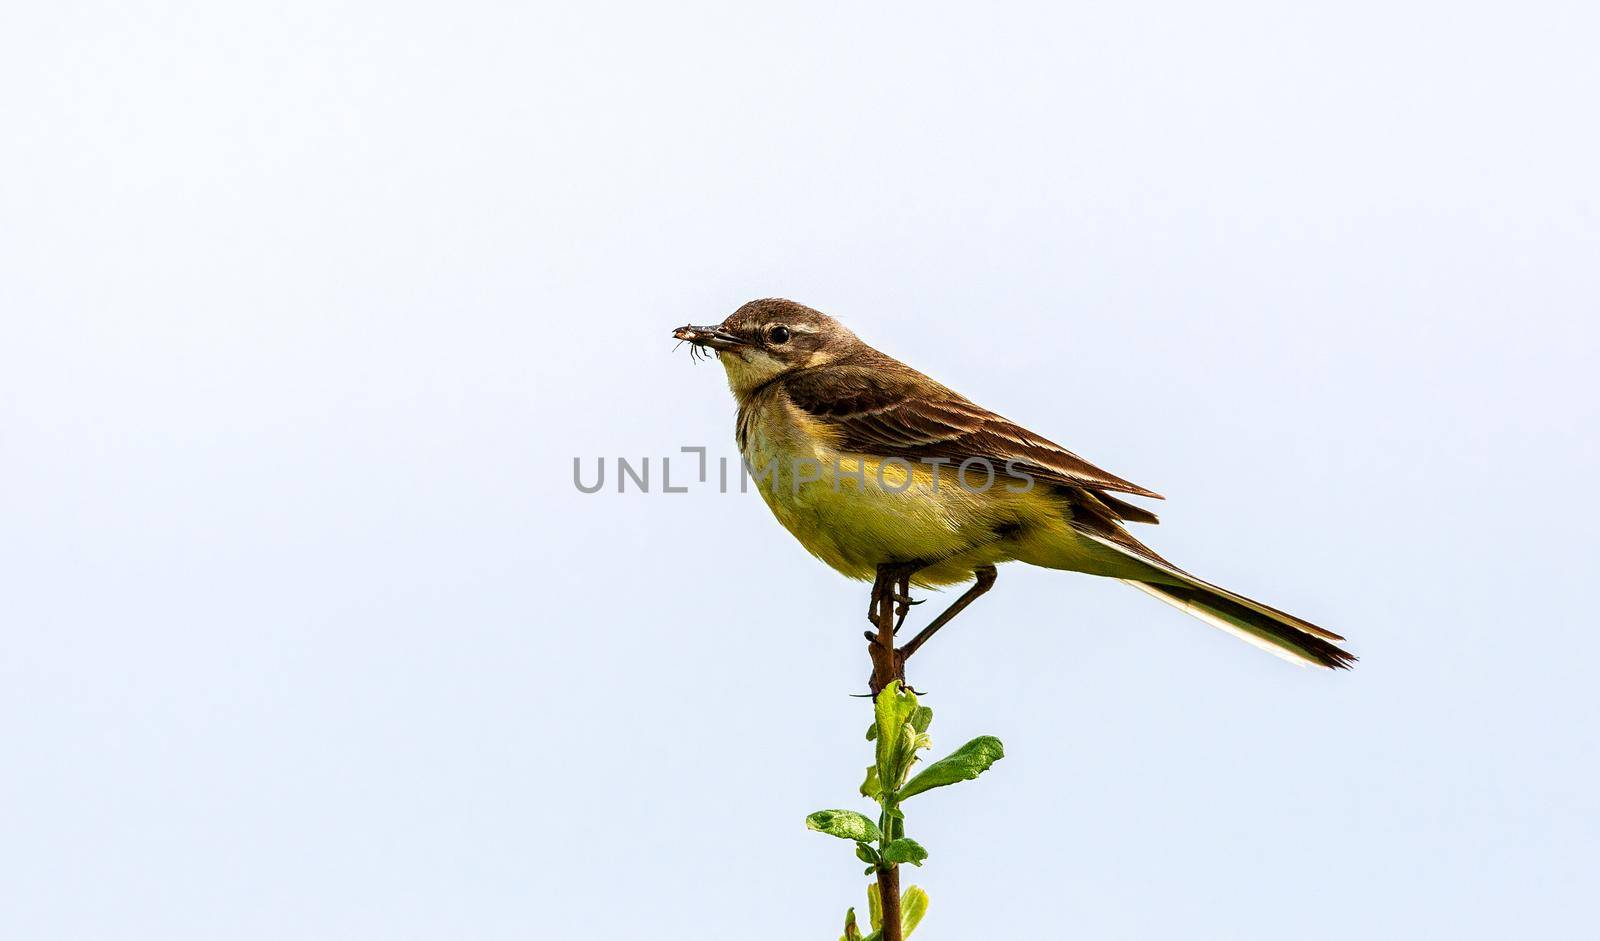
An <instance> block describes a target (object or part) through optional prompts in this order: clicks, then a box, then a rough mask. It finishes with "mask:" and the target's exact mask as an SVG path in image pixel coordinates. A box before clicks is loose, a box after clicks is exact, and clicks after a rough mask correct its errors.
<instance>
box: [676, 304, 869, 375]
mask: <svg viewBox="0 0 1600 941" xmlns="http://www.w3.org/2000/svg"><path fill="white" fill-rule="evenodd" d="M672 335H673V337H675V338H677V339H679V340H684V341H687V342H689V343H693V344H694V345H695V348H696V349H703V350H715V351H716V353H717V358H718V359H720V360H721V361H722V367H723V369H725V370H726V371H727V373H728V385H730V386H732V387H733V394H734V395H735V396H738V397H741V398H742V397H743V396H745V395H748V394H749V393H750V392H752V391H754V390H755V389H757V388H759V387H760V386H762V385H764V384H766V383H767V382H769V381H771V380H773V379H776V378H777V377H779V376H782V375H783V374H785V373H789V372H793V371H794V370H797V369H809V368H812V367H816V366H824V365H827V364H828V363H831V362H834V361H835V360H837V359H838V358H840V357H841V356H843V355H845V354H847V353H849V352H850V351H851V350H853V349H855V348H856V347H857V346H859V345H860V343H861V341H860V340H858V339H856V335H855V334H853V333H851V332H850V331H849V330H847V329H845V327H844V325H843V324H841V323H839V322H838V321H837V320H834V319H833V318H832V317H829V316H828V315H827V314H824V313H822V312H821V311H818V310H812V309H811V308H809V307H807V306H805V305H804V304H796V303H795V302H794V301H786V300H783V299H782V298H768V299H766V300H760V301H751V302H750V303H748V304H746V305H744V306H743V307H741V308H739V309H738V310H736V311H734V312H733V313H732V314H730V315H729V316H728V319H726V320H724V321H723V322H722V323H720V324H716V325H715V326H710V327H692V326H691V327H679V328H678V329H676V330H674V331H672Z"/></svg>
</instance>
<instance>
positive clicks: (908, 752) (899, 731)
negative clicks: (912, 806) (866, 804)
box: [873, 680, 917, 789]
mask: <svg viewBox="0 0 1600 941" xmlns="http://www.w3.org/2000/svg"><path fill="white" fill-rule="evenodd" d="M916 709H917V697H916V694H915V693H908V692H905V691H903V690H901V688H900V682H899V681H898V680H893V681H891V682H890V683H889V685H888V686H885V687H884V688H883V692H881V693H879V694H878V698H877V699H876V700H875V701H874V702H873V717H874V719H875V720H876V723H877V729H878V737H877V741H876V743H877V755H876V757H877V765H878V780H879V781H881V782H882V783H883V786H884V788H886V789H891V788H894V787H898V786H899V784H900V782H902V781H904V780H905V774H906V771H907V770H908V769H909V768H910V767H911V759H912V752H913V751H914V750H915V742H916V736H917V732H916V730H915V729H913V728H911V726H910V725H909V724H908V720H909V719H910V718H911V714H912V713H913V712H915V711H916Z"/></svg>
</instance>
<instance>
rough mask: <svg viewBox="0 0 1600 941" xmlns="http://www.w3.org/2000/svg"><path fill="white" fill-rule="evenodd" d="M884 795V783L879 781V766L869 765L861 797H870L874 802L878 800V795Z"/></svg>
mask: <svg viewBox="0 0 1600 941" xmlns="http://www.w3.org/2000/svg"><path fill="white" fill-rule="evenodd" d="M882 793H883V782H882V781H879V780H878V766H877V765H868V766H867V779H866V780H865V781H862V782H861V796H862V797H870V798H872V799H873V800H877V799H878V795H879V794H882Z"/></svg>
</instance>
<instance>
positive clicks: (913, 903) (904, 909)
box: [900, 885, 928, 938]
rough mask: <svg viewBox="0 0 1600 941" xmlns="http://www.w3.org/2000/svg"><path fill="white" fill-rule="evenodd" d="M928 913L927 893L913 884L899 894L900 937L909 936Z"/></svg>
mask: <svg viewBox="0 0 1600 941" xmlns="http://www.w3.org/2000/svg"><path fill="white" fill-rule="evenodd" d="M926 914H928V893H926V892H924V891H922V886H919V885H914V886H912V887H911V888H909V889H907V890H905V891H904V892H902V893H901V894H900V937H902V938H909V937H911V932H913V931H916V930H917V925H919V924H921V923H922V916H923V915H926Z"/></svg>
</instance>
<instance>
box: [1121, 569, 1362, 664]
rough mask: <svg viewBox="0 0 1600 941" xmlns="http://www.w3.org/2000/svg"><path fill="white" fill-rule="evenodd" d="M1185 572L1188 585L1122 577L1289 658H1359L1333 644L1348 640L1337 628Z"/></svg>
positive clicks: (1326, 660)
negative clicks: (1287, 611)
mask: <svg viewBox="0 0 1600 941" xmlns="http://www.w3.org/2000/svg"><path fill="white" fill-rule="evenodd" d="M1183 575H1184V576H1185V577H1184V581H1185V582H1186V583H1187V584H1183V585H1164V584H1156V583H1154V582H1142V581H1135V580H1134V579H1131V578H1125V579H1123V580H1122V581H1124V582H1126V583H1127V584H1129V585H1132V586H1133V587H1135V588H1137V589H1139V590H1140V591H1142V592H1144V593H1145V594H1147V595H1150V596H1151V597H1154V598H1160V599H1161V600H1162V601H1165V602H1166V603H1167V604H1170V605H1172V606H1173V607H1174V608H1177V609H1178V610H1180V611H1184V612H1186V613H1188V614H1192V615H1194V616H1195V617H1197V618H1199V619H1200V620H1202V621H1204V622H1206V623H1207V624H1210V625H1211V626H1212V627H1217V628H1221V629H1222V630H1225V631H1227V632H1228V633H1230V634H1233V635H1234V636H1236V637H1239V638H1241V639H1243V640H1246V641H1248V642H1250V643H1252V644H1255V645H1256V646H1257V647H1260V648H1261V649H1263V650H1266V651H1268V652H1269V653H1273V654H1276V655H1278V656H1280V657H1282V658H1283V659H1285V660H1289V661H1291V662H1294V663H1309V664H1311V665H1312V666H1319V667H1327V668H1328V669H1330V670H1348V669H1350V664H1352V663H1354V662H1355V660H1356V658H1355V657H1354V656H1352V655H1351V654H1350V653H1349V652H1347V651H1345V650H1342V649H1340V648H1339V647H1338V646H1337V645H1335V644H1334V643H1333V641H1336V640H1344V638H1343V637H1340V636H1339V635H1338V634H1335V633H1333V632H1332V631H1326V630H1323V629H1322V628H1320V627H1317V626H1316V625H1315V624H1312V623H1310V622H1308V621H1303V620H1301V619H1300V618H1297V617H1295V616H1294V615H1292V614H1285V613H1284V612H1282V611H1279V610H1278V609H1277V608H1273V607H1269V606H1267V605H1264V604H1262V603H1261V602H1259V601H1252V600H1250V599H1249V598H1246V597H1244V596H1242V595H1237V594H1234V593H1233V592H1231V591H1227V590H1226V589H1222V588H1218V587H1216V586H1215V585H1211V584H1208V583H1206V582H1202V581H1200V580H1199V579H1197V578H1194V577H1193V576H1190V575H1188V573H1183Z"/></svg>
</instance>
